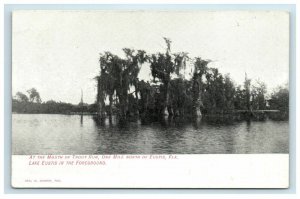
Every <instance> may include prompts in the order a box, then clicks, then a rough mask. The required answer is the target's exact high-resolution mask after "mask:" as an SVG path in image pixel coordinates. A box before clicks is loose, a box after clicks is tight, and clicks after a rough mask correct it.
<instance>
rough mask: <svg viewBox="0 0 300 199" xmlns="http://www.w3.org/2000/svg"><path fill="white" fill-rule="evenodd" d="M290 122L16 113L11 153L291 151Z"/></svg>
mask: <svg viewBox="0 0 300 199" xmlns="http://www.w3.org/2000/svg"><path fill="white" fill-rule="evenodd" d="M288 138H289V136H288V122H287V121H284V122H278V121H276V122H275V121H270V120H268V121H265V122H254V121H251V122H246V121H245V122H236V123H234V124H231V125H210V124H208V123H206V122H204V121H200V122H198V123H174V122H169V123H168V122H167V123H165V124H164V125H162V124H161V123H152V124H148V125H141V124H140V122H132V123H130V124H128V125H127V126H126V127H120V126H118V125H109V123H108V121H106V124H105V125H104V126H99V125H97V124H96V122H95V121H94V120H93V118H92V116H79V115H48V114H13V115H12V140H13V144H12V152H13V154H17V155H28V154H168V153H169V154H170V153H172V154H202V153H220V154H223V153H288V146H289V142H288Z"/></svg>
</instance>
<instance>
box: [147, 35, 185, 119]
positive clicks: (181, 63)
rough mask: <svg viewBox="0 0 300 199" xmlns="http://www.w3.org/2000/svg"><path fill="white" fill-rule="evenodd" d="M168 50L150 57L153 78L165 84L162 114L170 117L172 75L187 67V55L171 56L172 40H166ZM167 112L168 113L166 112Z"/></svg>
mask: <svg viewBox="0 0 300 199" xmlns="http://www.w3.org/2000/svg"><path fill="white" fill-rule="evenodd" d="M164 40H165V42H166V45H167V48H166V53H164V54H163V53H158V54H152V55H151V56H150V57H149V61H150V67H151V72H152V76H153V78H154V81H155V78H158V79H159V80H160V81H161V82H162V84H163V94H164V102H163V107H162V111H161V113H162V114H167V115H169V116H171V115H173V110H172V105H171V100H170V81H171V75H172V74H177V75H178V74H179V70H180V69H181V68H183V67H185V64H186V62H185V59H187V58H188V57H187V53H184V52H182V53H177V54H171V40H170V39H168V38H164ZM166 110H167V111H166Z"/></svg>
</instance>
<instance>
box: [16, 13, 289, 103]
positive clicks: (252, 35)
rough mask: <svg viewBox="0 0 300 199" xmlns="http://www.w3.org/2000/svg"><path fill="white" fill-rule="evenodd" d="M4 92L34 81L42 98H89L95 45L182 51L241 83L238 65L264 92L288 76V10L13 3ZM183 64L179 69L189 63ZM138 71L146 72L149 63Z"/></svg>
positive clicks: (144, 75)
mask: <svg viewBox="0 0 300 199" xmlns="http://www.w3.org/2000/svg"><path fill="white" fill-rule="evenodd" d="M12 23H13V29H12V93H13V95H15V93H16V92H18V91H20V92H23V93H26V91H27V90H29V89H30V88H32V87H34V88H36V89H37V90H38V92H39V93H40V96H41V98H42V101H48V100H55V101H62V102H69V103H73V104H78V103H79V102H80V98H81V89H82V91H83V100H84V102H85V103H93V102H94V101H95V99H96V90H97V89H96V82H95V80H94V77H95V76H97V75H98V74H99V56H100V53H103V52H105V51H110V52H112V53H114V54H116V55H119V56H121V57H122V56H124V53H123V51H122V48H125V47H126V48H133V49H136V50H138V49H143V50H145V51H146V52H147V53H156V52H165V49H166V46H165V42H164V40H163V37H167V38H170V39H171V40H172V43H171V50H172V52H173V53H175V52H188V53H189V57H201V58H202V59H208V60H211V61H212V62H211V63H210V64H209V66H211V67H216V68H218V69H219V71H220V72H221V73H223V74H226V73H229V74H230V77H231V78H232V79H233V80H234V81H235V83H236V84H237V85H238V84H242V83H243V81H244V79H245V73H247V75H248V77H249V78H251V79H253V82H255V80H257V79H259V80H261V81H263V82H265V83H266V85H267V88H268V91H269V92H271V91H272V90H273V89H274V88H276V87H277V86H279V85H283V84H286V83H288V80H289V15H288V13H287V12H282V11H45V10H44V11H15V12H14V13H13V22H12ZM191 68H192V67H191V66H189V67H188V68H187V71H190V70H191ZM139 78H140V79H144V80H146V81H147V80H150V79H151V74H150V68H149V64H144V65H143V66H142V69H141V72H140V74H139Z"/></svg>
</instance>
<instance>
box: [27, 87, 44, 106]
mask: <svg viewBox="0 0 300 199" xmlns="http://www.w3.org/2000/svg"><path fill="white" fill-rule="evenodd" d="M27 93H28V94H29V101H30V102H36V103H41V102H42V100H41V97H40V94H39V92H38V91H37V90H36V89H35V88H31V89H29V90H27Z"/></svg>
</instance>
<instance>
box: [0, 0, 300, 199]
mask: <svg viewBox="0 0 300 199" xmlns="http://www.w3.org/2000/svg"><path fill="white" fill-rule="evenodd" d="M68 3H71V4H92V3H95V4H97V3H104V4H105V3H106V4H118V3H119V4H124V3H131V4H134V3H136V4H142V3H141V1H138V0H134V1H133V0H127V1H124V0H123V1H120V0H111V1H108V0H106V1H100V0H98V1H97V0H77V1H76V0H30V1H28V0H3V1H1V5H2V6H1V13H0V24H1V27H3V25H4V24H3V21H4V19H3V12H4V4H68ZM143 3H146V4H148V3H155V4H171V3H172V4H187V3H192V4H193V3H204V4H205V3H208V4H296V12H297V11H299V2H298V1H296V0H231V1H226V0H223V1H216V0H212V1H209V0H206V1H204V0H203V1H200V0H198V1H197V0H187V1H182V0H181V1H179V0H177V1H176V0H175V1H174V0H173V1H167V0H152V1H149V0H144V1H143ZM299 21H300V16H299V14H297V15H296V24H297V22H298V24H299ZM298 24H297V27H296V32H297V33H298V35H299V32H300V31H299V25H298ZM1 34H2V36H1V39H0V43H1V44H2V48H1V55H3V54H4V49H3V43H4V40H3V38H4V35H3V34H4V31H1ZM296 35H297V34H296ZM296 42H297V44H296V48H297V49H298V48H299V43H300V41H299V39H296ZM296 56H297V58H299V53H297V52H296ZM0 61H1V63H2V66H4V57H3V56H0ZM298 67H299V64H298V63H297V66H296V73H297V74H296V76H297V77H300V75H299V68H298ZM0 74H1V77H2V78H0V79H1V80H2V81H1V83H0V95H1V96H4V82H3V75H4V67H2V68H1V71H0ZM296 85H299V80H298V79H296ZM296 99H297V103H298V102H299V87H297V93H296ZM0 104H1V105H0V111H1V115H0V126H1V127H2V128H1V131H3V121H4V105H3V104H4V101H3V98H2V97H1V98H0ZM296 109H297V110H296V118H299V106H296ZM298 132H299V124H296V134H298ZM1 135H2V136H1V137H0V140H1V141H2V145H1V146H3V142H4V140H3V132H2V134H1ZM296 142H297V143H299V136H297V141H296ZM0 153H1V160H2V162H3V160H4V157H3V147H0ZM296 154H299V147H298V148H297V149H296ZM297 156H298V155H297ZM296 165H299V160H298V158H297V159H296ZM0 175H1V177H2V176H3V175H4V168H3V164H1V166H0ZM296 175H297V182H298V183H297V184H296V186H297V187H296V190H297V192H298V191H299V174H298V173H297V172H296ZM2 179H3V178H2ZM3 185H4V184H3V180H1V181H0V192H1V195H0V198H99V197H101V198H120V197H122V198H200V197H204V198H293V199H294V198H299V195H300V194H299V193H297V194H273V195H272V194H268V195H266V194H253V195H250V194H247V195H244V194H243V195H240V194H225V195H223V194H218V193H217V192H216V194H205V195H197V194H178V192H175V193H174V191H172V190H171V191H170V194H165V193H164V194H153V192H151V190H149V194H143V195H140V194H137V193H135V192H134V191H132V192H131V193H130V194H122V195H120V194H114V195H112V194H101V195H97V194H96V195H94V194H87V195H83V194H82V195H81V194H79V195H73V194H68V195H67V194H59V195H56V194H49V195H40V194H18V195H8V194H4V190H3ZM116 193H117V191H116ZM191 193H193V192H191Z"/></svg>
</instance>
